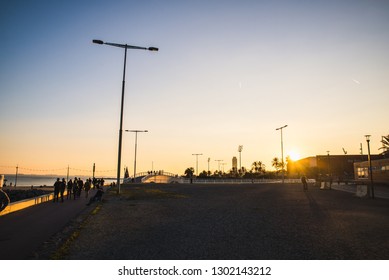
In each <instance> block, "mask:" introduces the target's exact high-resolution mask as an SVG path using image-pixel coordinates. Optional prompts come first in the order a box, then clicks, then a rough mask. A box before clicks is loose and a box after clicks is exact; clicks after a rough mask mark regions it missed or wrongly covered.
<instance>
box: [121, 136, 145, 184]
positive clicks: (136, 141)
mask: <svg viewBox="0 0 389 280" xmlns="http://www.w3.org/2000/svg"><path fill="white" fill-rule="evenodd" d="M126 132H135V159H134V180H135V174H136V150H137V147H138V132H148V130H128V129H126Z"/></svg>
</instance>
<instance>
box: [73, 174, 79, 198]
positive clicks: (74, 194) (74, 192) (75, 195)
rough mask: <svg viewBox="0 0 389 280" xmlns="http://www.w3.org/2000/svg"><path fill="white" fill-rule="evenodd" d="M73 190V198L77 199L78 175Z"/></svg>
mask: <svg viewBox="0 0 389 280" xmlns="http://www.w3.org/2000/svg"><path fill="white" fill-rule="evenodd" d="M72 191H73V199H74V200H76V197H77V194H78V179H77V177H74V180H73V189H72Z"/></svg>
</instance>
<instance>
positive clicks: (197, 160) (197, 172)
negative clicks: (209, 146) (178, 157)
mask: <svg viewBox="0 0 389 280" xmlns="http://www.w3.org/2000/svg"><path fill="white" fill-rule="evenodd" d="M202 155H203V154H192V156H196V176H198V175H199V156H202Z"/></svg>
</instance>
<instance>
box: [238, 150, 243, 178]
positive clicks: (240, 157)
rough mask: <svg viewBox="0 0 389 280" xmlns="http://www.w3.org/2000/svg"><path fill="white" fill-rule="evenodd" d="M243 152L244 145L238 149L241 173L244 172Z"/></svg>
mask: <svg viewBox="0 0 389 280" xmlns="http://www.w3.org/2000/svg"><path fill="white" fill-rule="evenodd" d="M242 150H243V145H239V147H238V152H239V170H240V171H241V172H242ZM242 173H243V172H242Z"/></svg>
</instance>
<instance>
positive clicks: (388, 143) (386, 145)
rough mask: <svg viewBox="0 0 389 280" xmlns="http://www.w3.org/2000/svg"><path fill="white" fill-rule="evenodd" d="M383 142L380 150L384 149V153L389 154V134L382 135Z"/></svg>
mask: <svg viewBox="0 0 389 280" xmlns="http://www.w3.org/2000/svg"><path fill="white" fill-rule="evenodd" d="M381 143H382V147H381V148H379V150H381V149H382V153H381V154H382V155H387V154H389V135H387V136H382V140H381Z"/></svg>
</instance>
